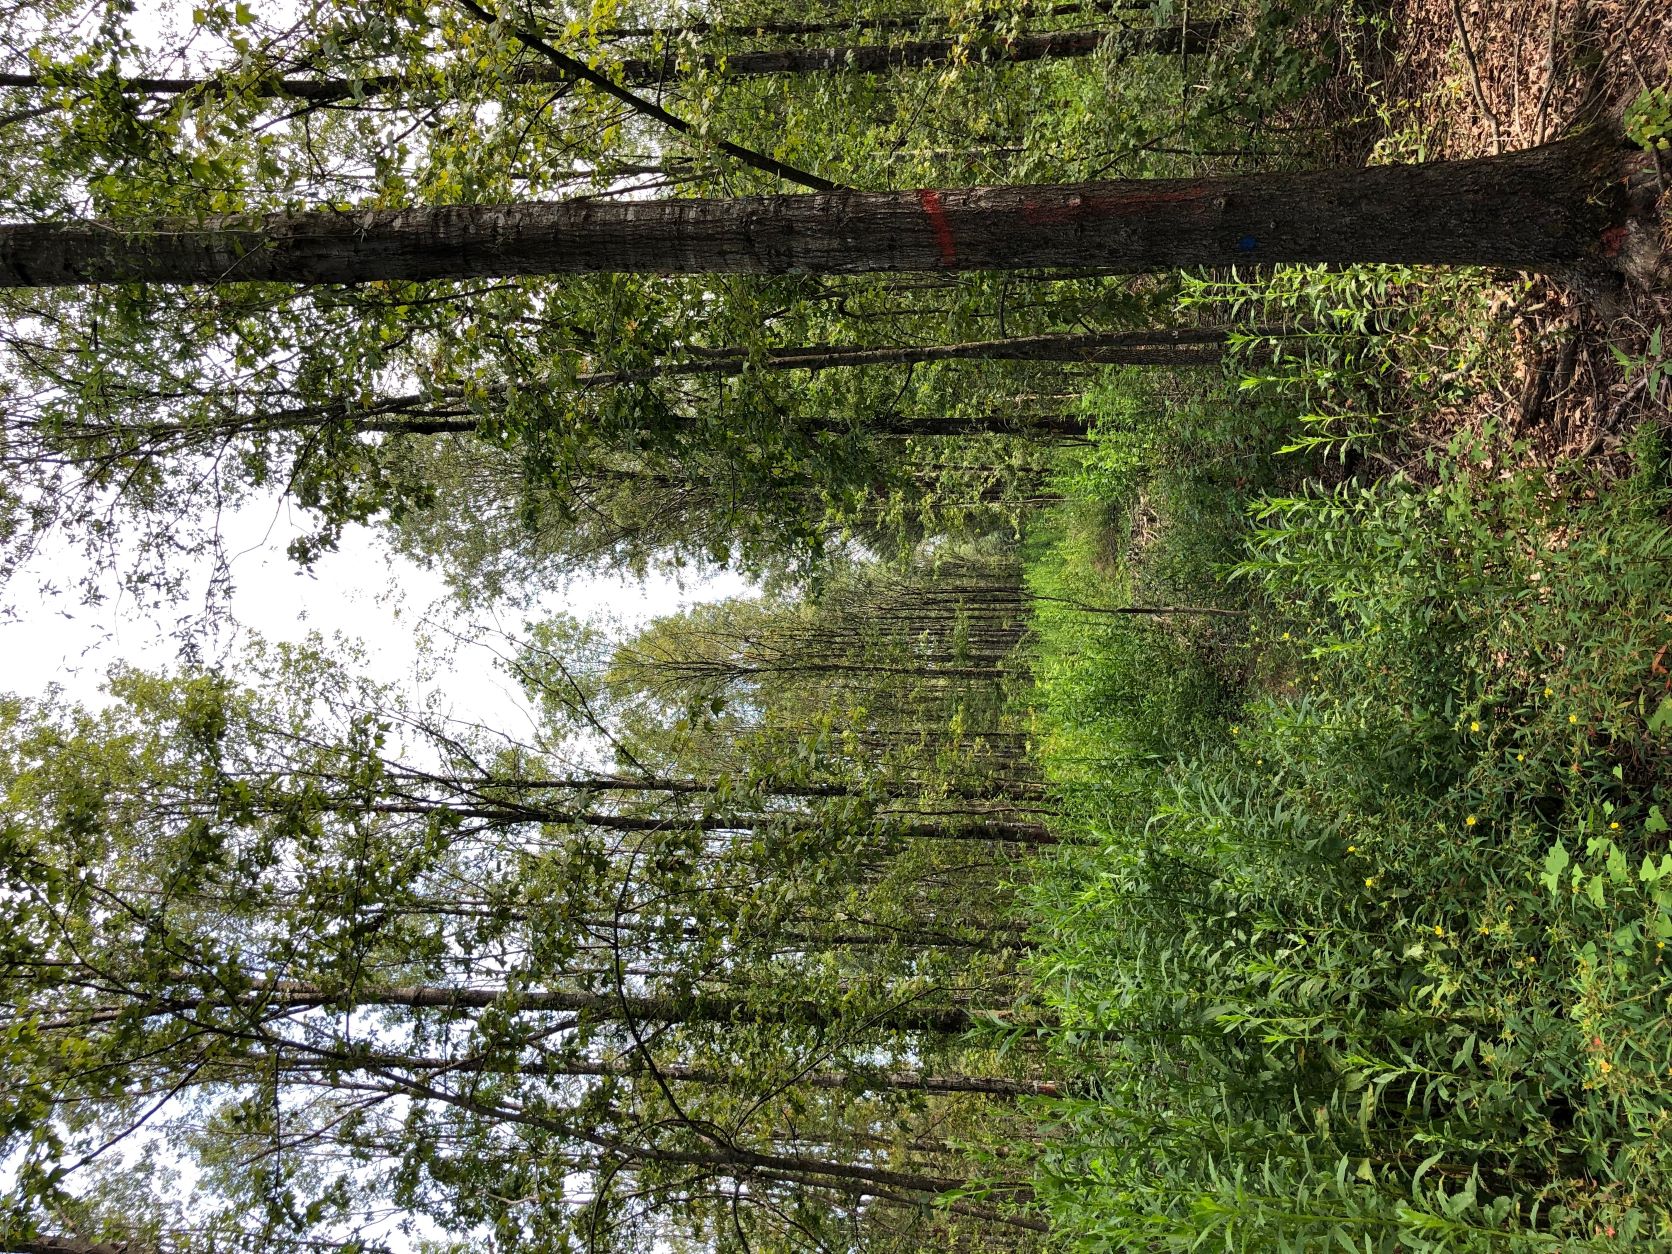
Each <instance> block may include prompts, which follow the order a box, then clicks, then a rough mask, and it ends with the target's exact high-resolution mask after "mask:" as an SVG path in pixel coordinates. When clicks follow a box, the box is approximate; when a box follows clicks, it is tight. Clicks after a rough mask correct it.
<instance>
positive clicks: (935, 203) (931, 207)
mask: <svg viewBox="0 0 1672 1254" xmlns="http://www.w3.org/2000/svg"><path fill="white" fill-rule="evenodd" d="M917 200H918V203H919V204H921V205H922V206H923V212H924V213H926V214H928V215H929V225H930V226H932V227H934V228H935V242H936V243H937V244H939V245H940V255H941V260H942V261H944V262H945V263H946V264H947V265H951V264H952V263H953V262H954V261H956V260H958V247H957V245H956V244H954V243H953V242H952V226H951V224H950V223H948V222H947V220H946V208H945V207H944V206H943V205H942V204H941V198H940V193H939V192H934V191H930V190H929V189H928V188H924V189H923V190H922V191H920V192H918V193H917Z"/></svg>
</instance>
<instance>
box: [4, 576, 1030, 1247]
mask: <svg viewBox="0 0 1672 1254" xmlns="http://www.w3.org/2000/svg"><path fill="white" fill-rule="evenodd" d="M1027 609H1028V605H1027V599H1026V597H1025V595H1024V594H1023V592H1022V590H1021V588H1020V586H1019V572H1018V569H1017V567H1016V566H1015V564H1014V563H1013V561H1011V560H1010V559H1008V558H1004V557H1002V556H993V555H987V556H984V557H983V556H979V555H970V554H965V555H963V556H961V557H960V556H955V555H952V554H946V555H943V556H942V557H941V558H939V559H938V560H934V561H925V562H924V563H922V564H920V565H919V566H917V567H916V568H913V569H906V570H902V569H901V568H899V567H898V566H883V565H874V564H861V565H855V566H852V567H851V568H848V569H845V570H843V571H842V572H840V573H839V574H838V575H837V576H835V577H833V578H831V579H830V580H829V582H828V583H827V584H826V586H825V587H824V588H823V590H822V591H821V593H820V594H819V595H817V596H814V597H807V598H790V599H779V600H772V599H768V600H764V601H763V600H745V601H732V602H722V603H719V604H714V605H710V606H706V607H703V608H700V609H698V610H694V611H691V612H689V613H687V614H685V615H682V616H678V617H675V618H671V619H666V620H662V621H659V622H657V623H655V624H653V625H652V626H650V627H649V628H647V629H646V630H645V631H643V632H642V633H641V634H639V635H637V636H636V637H634V638H632V639H630V640H627V641H625V642H620V643H613V644H612V643H610V642H608V641H604V640H602V639H601V638H600V637H599V636H598V635H597V633H596V632H595V631H594V630H592V629H589V628H585V627H582V626H581V625H580V624H577V623H575V622H572V621H568V620H560V621H554V622H549V623H546V624H543V625H541V626H540V627H538V628H536V629H534V630H532V631H531V632H530V634H529V637H528V639H527V640H526V641H524V642H522V645H521V648H520V650H519V652H518V653H517V655H516V658H515V672H516V674H517V676H518V678H519V679H520V681H521V683H522V685H523V688H524V690H525V692H526V694H527V697H528V700H529V702H530V705H531V707H532V708H534V709H536V710H537V711H538V712H539V713H538V724H537V726H536V727H535V728H534V729H533V730H532V731H531V732H530V733H529V734H528V735H526V736H525V737H523V738H522V739H520V740H516V739H512V738H510V737H508V736H506V735H504V734H503V733H500V732H493V731H488V730H484V729H482V728H480V727H477V726H472V725H468V724H461V723H457V722H455V721H453V720H450V719H448V718H446V717H444V716H442V715H440V714H437V713H435V712H434V711H432V710H426V709H424V708H422V707H419V708H414V707H413V706H412V705H411V704H410V703H403V701H402V700H401V699H400V698H399V696H398V695H397V694H395V693H393V692H391V691H389V690H387V689H383V688H380V687H378V686H376V685H373V684H371V683H369V682H368V681H366V680H364V679H362V678H360V677H358V676H357V674H356V672H355V669H354V666H353V663H352V660H350V659H344V658H341V657H332V656H329V655H328V654H327V653H326V652H324V651H322V650H320V649H315V648H295V647H281V648H275V649H270V650H258V651H257V652H255V653H254V654H252V655H251V656H250V658H249V659H248V661H247V669H246V670H245V671H243V672H241V673H239V674H237V675H236V676H226V675H210V674H204V673H201V672H199V673H185V674H175V675H156V674H145V673H140V672H137V671H133V672H126V673H123V674H121V675H119V676H117V677H115V678H114V679H113V681H112V683H111V685H110V689H109V696H110V698H111V700H110V704H109V705H108V706H106V707H105V708H103V709H102V710H99V711H97V712H91V711H87V710H83V709H78V708H76V707H74V706H72V705H69V704H68V703H65V702H63V701H61V700H53V699H47V700H44V701H18V700H14V701H12V702H10V703H9V704H8V707H7V709H6V711H5V713H6V723H7V726H6V729H5V732H6V739H7V742H8V743H9V744H10V745H11V749H10V750H9V752H8V756H7V760H6V764H5V772H4V787H5V790H6V791H5V811H6V815H7V819H6V827H5V844H4V850H3V854H4V875H5V883H6V888H5V891H6V894H7V898H8V901H9V902H10V910H9V913H8V916H7V921H6V925H5V929H4V952H5V968H4V972H5V991H6V1000H7V1002H8V1004H9V1006H10V1007H11V1009H10V1010H9V1011H8V1013H7V1015H6V1027H7V1037H6V1043H5V1046H4V1050H5V1068H4V1069H5V1074H6V1076H7V1079H6V1082H5V1085H4V1089H3V1099H4V1102H5V1108H6V1112H7V1123H8V1126H9V1127H11V1128H12V1129H14V1140H13V1143H12V1144H13V1151H14V1157H13V1159H12V1162H13V1166H14V1168H15V1169H17V1170H18V1171H19V1188H20V1191H21V1194H22V1196H23V1197H26V1198H27V1197H31V1196H32V1197H34V1198H35V1199H36V1200H37V1201H41V1202H45V1203H47V1204H49V1205H53V1206H56V1207H57V1208H58V1209H59V1211H60V1213H61V1214H66V1215H68V1216H70V1217H72V1218H73V1217H75V1216H77V1215H78V1214H79V1215H80V1216H81V1218H82V1219H83V1220H84V1221H85V1222H86V1223H87V1224H88V1225H89V1229H90V1230H91V1229H92V1228H93V1227H95V1226H97V1225H96V1224H95V1221H94V1220H93V1219H92V1218H91V1216H94V1215H101V1216H102V1218H103V1222H102V1227H99V1229H98V1230H100V1231H103V1232H104V1233H105V1235H107V1236H111V1235H114V1236H120V1237H122V1238H123V1239H128V1240H134V1241H139V1242H144V1241H146V1240H163V1241H164V1242H165V1243H166V1242H167V1241H170V1240H172V1241H176V1242H181V1241H184V1240H186V1238H187V1237H188V1236H190V1237H192V1238H193V1239H196V1240H199V1241H202V1242H205V1243H207V1242H209V1241H212V1240H214V1239H217V1238H218V1239H220V1240H222V1241H232V1242H234V1243H235V1242H236V1241H237V1240H238V1239H240V1238H246V1239H247V1238H248V1237H249V1236H250V1235H252V1234H253V1233H255V1232H267V1233H284V1232H290V1233H292V1234H293V1235H294V1234H298V1233H299V1232H303V1231H305V1232H319V1231H322V1230H323V1231H327V1232H329V1231H338V1232H342V1233H344V1234H345V1235H347V1234H350V1233H353V1234H357V1235H358V1237H359V1239H361V1240H363V1241H365V1242H367V1243H368V1244H371V1243H373V1242H375V1240H377V1239H378V1238H380V1237H381V1238H383V1239H388V1238H389V1235H390V1234H389V1233H388V1232H387V1231H380V1228H379V1225H377V1224H376V1223H370V1222H368V1221H367V1213H368V1211H370V1212H373V1213H375V1210H376V1203H381V1204H383V1205H393V1206H396V1207H399V1208H401V1209H402V1210H403V1211H404V1212H406V1217H407V1219H408V1220H409V1221H412V1222H417V1218H418V1217H419V1216H423V1217H424V1218H426V1219H427V1220H429V1221H430V1222H431V1223H433V1224H434V1225H436V1226H438V1227H439V1228H440V1229H442V1230H446V1231H453V1232H470V1231H481V1232H490V1231H491V1232H492V1233H493V1234H494V1236H495V1238H496V1239H497V1240H498V1241H500V1242H501V1243H503V1244H505V1245H506V1246H507V1247H510V1246H515V1247H517V1248H547V1247H552V1248H561V1246H554V1245H553V1243H554V1242H557V1241H561V1240H567V1239H569V1238H571V1237H574V1236H576V1234H583V1235H584V1238H585V1239H586V1240H588V1241H590V1242H592V1243H593V1244H594V1245H596V1246H598V1247H600V1248H605V1247H607V1248H640V1249H642V1248H649V1247H650V1245H652V1244H653V1243H655V1242H657V1241H678V1240H681V1239H685V1240H694V1241H699V1242H702V1241H709V1240H714V1239H716V1236H717V1234H718V1233H719V1232H720V1231H721V1230H726V1231H731V1232H733V1233H734V1234H735V1235H736V1236H737V1238H738V1239H739V1240H740V1241H742V1240H746V1241H748V1242H749V1243H750V1244H751V1245H755V1246H757V1247H759V1248H782V1247H783V1246H785V1245H788V1246H792V1247H793V1246H796V1245H797V1244H798V1243H803V1242H805V1243H814V1242H817V1243H823V1244H827V1245H830V1246H834V1247H838V1248H840V1247H846V1246H850V1245H863V1246H865V1247H866V1248H882V1249H890V1248H898V1249H912V1248H922V1247H923V1245H924V1244H925V1243H927V1242H929V1241H936V1242H939V1241H942V1240H946V1241H952V1242H954V1243H962V1244H967V1245H968V1247H969V1248H1000V1247H1005V1246H1010V1245H1018V1244H1025V1243H1026V1241H1027V1240H1028V1239H1029V1238H1030V1237H1032V1236H1033V1235H1035V1234H1036V1232H1037V1230H1038V1229H1039V1228H1040V1226H1041V1225H1040V1221H1039V1220H1038V1219H1037V1218H1034V1217H1032V1216H1030V1215H1028V1214H1026V1213H1025V1209H1024V1207H1023V1205H1022V1204H1023V1203H1025V1201H1026V1198H1027V1185H1026V1165H1025V1163H1026V1156H1025V1155H1024V1154H1022V1153H1021V1152H1020V1151H1021V1149H1022V1148H1023V1147H1025V1146H1026V1145H1027V1144H1028V1143H1029V1141H1030V1139H1031V1138H1034V1137H1036V1136H1038V1135H1040V1134H1041V1132H1040V1129H1039V1128H1038V1127H1036V1125H1035V1123H1034V1121H1033V1120H1032V1118H1031V1117H1030V1116H1029V1115H1028V1114H1027V1113H1026V1112H1025V1111H1023V1110H1020V1109H1018V1107H1017V1105H1016V1103H1017V1100H1018V1099H1019V1098H1022V1097H1025V1096H1027V1095H1030V1094H1036V1093H1040V1092H1049V1091H1051V1085H1050V1084H1049V1083H1048V1082H1047V1081H1046V1080H1045V1079H1044V1078H1043V1077H1042V1076H1041V1075H1040V1074H1039V1072H1038V1070H1037V1063H1036V1060H1035V1059H1034V1055H1033V1053H1032V1050H1031V1046H1030V1040H1031V1032H1032V1030H1033V1029H1034V1028H1037V1027H1038V1026H1039V1025H1040V1024H1041V1023H1042V1022H1043V1020H1042V1018H1041V1015H1042V1012H1041V1011H1040V1010H1039V1009H1038V1008H1037V1007H1036V1006H1035V1005H1034V1004H1033V1003H1032V1002H1031V1000H1030V997H1029V994H1028V991H1027V987H1026V982H1025V981H1024V980H1023V978H1022V977H1021V975H1020V974H1019V972H1018V968H1017V962H1018V959H1019V957H1020V956H1021V955H1022V954H1023V953H1024V951H1025V949H1026V942H1025V940H1024V937H1023V933H1022V925H1021V924H1020V923H1019V922H1018V921H1017V920H1016V918H1015V917H1014V916H1013V914H1012V911H1011V907H1010V891H1009V885H1011V884H1012V883H1014V881H1015V880H1016V879H1017V877H1018V876H1019V875H1021V874H1022V873H1023V868H1025V865H1026V860H1027V858H1028V857H1029V856H1030V853H1031V851H1033V850H1036V849H1037V848H1039V847H1040V846H1042V845H1046V844H1049V843H1050V841H1051V839H1052V837H1051V836H1050V834H1049V833H1048V832H1047V830H1046V828H1045V826H1044V824H1043V821H1042V820H1043V819H1044V817H1045V815H1046V813H1047V805H1046V802H1045V800H1044V798H1043V795H1042V793H1043V790H1042V788H1041V785H1040V784H1039V782H1038V781H1037V780H1036V779H1035V778H1034V777H1033V775H1032V773H1031V769H1030V766H1029V763H1028V760H1027V756H1026V752H1025V745H1024V732H1023V729H1022V727H1021V725H1020V723H1019V721H1018V719H1017V717H1016V714H1015V710H1016V706H1015V705H1014V703H1013V701H1012V700H1011V697H1012V696H1013V692H1012V691H1011V690H1012V689H1013V687H1014V686H1015V685H1018V684H1025V682H1026V676H1025V671H1019V670H1018V663H1017V661H1016V657H1015V651H1016V647H1017V645H1018V643H1019V641H1020V639H1021V636H1022V633H1023V631H1024V627H1025V621H1026V614H1027ZM147 1130H148V1135H147ZM1007 1143H1008V1144H1011V1145H1014V1146H1015V1147H1016V1149H1017V1155H1016V1157H1015V1159H1014V1160H1010V1161H1007V1160H1006V1159H1005V1158H1002V1157H1001V1158H999V1159H996V1160H995V1159H991V1158H987V1159H983V1158H981V1157H980V1156H978V1155H974V1154H972V1152H971V1150H970V1147H972V1146H975V1145H978V1144H985V1145H989V1146H990V1145H993V1144H1007ZM135 1144H150V1145H151V1147H152V1148H151V1151H150V1154H151V1155H156V1157H155V1159H154V1160H152V1159H151V1157H150V1155H147V1160H146V1161H145V1162H144V1163H142V1164H141V1165H137V1166H136V1164H135V1162H134V1159H133V1153H134V1150H133V1146H134V1145H135ZM159 1145H172V1146H173V1147H174V1153H173V1154H163V1153H160V1152H159V1151H158V1146H159ZM117 1147H121V1148H120V1149H117ZM188 1147H189V1151H190V1157H191V1158H192V1160H193V1161H194V1163H195V1170H197V1171H200V1172H202V1173H204V1174H205V1176H206V1177H207V1180H208V1181H212V1184H213V1188H212V1190H210V1189H201V1190H200V1191H199V1193H198V1194H197V1197H196V1199H195V1200H194V1201H193V1202H191V1203H187V1204H182V1205H179V1206H177V1207H174V1208H172V1209H171V1208H169V1207H156V1208H153V1209H151V1210H150V1211H149V1213H146V1212H144V1211H142V1212H140V1213H139V1214H137V1215H135V1216H133V1217H132V1218H131V1226H130V1227H129V1228H128V1229H127V1230H126V1231H125V1232H123V1231H120V1230H118V1231H117V1232H115V1233H114V1234H113V1233H112V1232H111V1229H110V1220H109V1215H110V1208H111V1207H112V1204H113V1203H115V1202H117V1201H119V1200H120V1198H121V1197H122V1196H124V1191H125V1190H126V1191H128V1192H132V1191H135V1188H134V1186H135V1184H136V1181H137V1179H139V1178H143V1177H144V1175H145V1174H146V1169H147V1168H149V1169H152V1170H155V1171H158V1172H165V1171H167V1170H168V1169H170V1168H171V1167H178V1157H179V1156H180V1155H183V1154H186V1153H187V1150H188ZM111 1150H116V1153H115V1154H113V1155H112V1157H113V1159H118V1158H119V1163H118V1162H116V1161H113V1162H111V1163H110V1164H103V1163H101V1162H99V1159H100V1156H101V1152H108V1151H111ZM71 1165H73V1166H74V1168H75V1169H76V1170H77V1173H78V1177H79V1178H78V1181H77V1187H76V1190H75V1193H76V1194H77V1197H76V1199H75V1200H74V1201H69V1200H66V1199H65V1198H58V1199H57V1200H56V1201H53V1200H52V1196H53V1194H54V1192H55V1188H56V1186H57V1185H58V1183H59V1180H58V1176H59V1174H60V1173H63V1172H64V1171H65V1169H66V1167H69V1166H71ZM106 1165H108V1166H110V1167H111V1168H112V1170H110V1171H109V1172H108V1173H103V1172H100V1171H99V1170H98V1168H99V1167H101V1166H106ZM149 1183H158V1182H157V1181H150V1182H149ZM974 1183H979V1185H980V1187H979V1188H974V1187H967V1186H970V1185H972V1184H974ZM211 1192H212V1194H213V1196H214V1197H215V1198H216V1199H218V1203H217V1206H216V1207H214V1208H208V1209H205V1207H204V1206H203V1205H202V1198H203V1197H204V1196H206V1195H207V1194H209V1193H211ZM159 1193H166V1190H159ZM937 1199H938V1201H937ZM932 1201H935V1202H936V1204H934V1205H931V1204H930V1203H931V1202H932ZM560 1234H566V1235H560ZM37 1235H38V1236H42V1237H43V1238H44V1237H55V1238H57V1239H58V1240H59V1241H60V1242H61V1244H60V1245H59V1246H58V1247H55V1248H63V1249H68V1248H72V1247H73V1240H72V1235H73V1230H71V1229H65V1230H60V1231H58V1232H56V1233H46V1234H40V1233H37ZM63 1242H70V1244H63ZM36 1248H43V1247H40V1246H37V1247H36ZM135 1248H140V1247H135Z"/></svg>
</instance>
